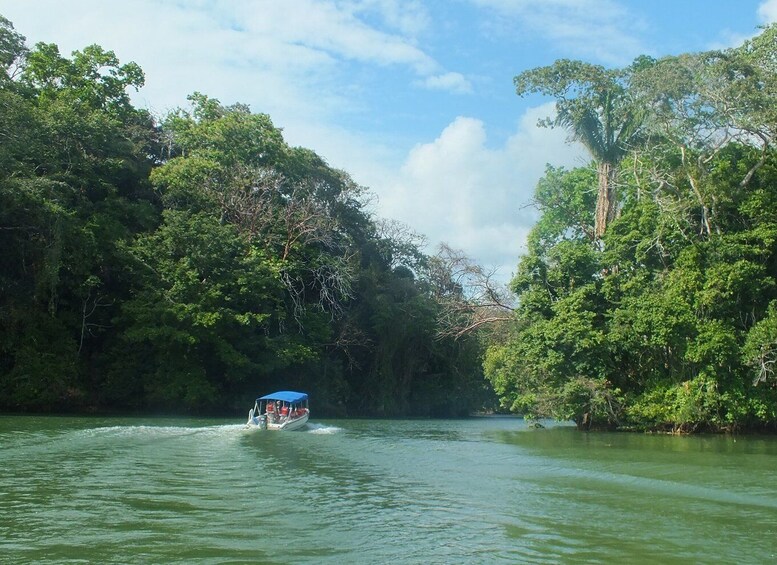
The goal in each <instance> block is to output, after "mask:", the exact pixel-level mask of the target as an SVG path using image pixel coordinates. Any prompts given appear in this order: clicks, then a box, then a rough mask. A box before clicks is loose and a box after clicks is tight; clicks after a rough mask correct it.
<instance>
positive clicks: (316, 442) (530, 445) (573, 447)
mask: <svg viewBox="0 0 777 565" xmlns="http://www.w3.org/2000/svg"><path fill="white" fill-rule="evenodd" d="M241 419H242V417H241V418H236V421H229V422H228V421H223V420H158V419H157V420H141V419H118V418H117V419H95V418H53V417H52V418H38V417H10V416H6V417H0V562H2V563H121V564H128V563H278V564H280V563H338V564H339V563H452V564H458V563H683V564H686V563H774V562H777V438H772V437H736V438H733V437H667V436H646V435H639V434H594V433H590V434H583V433H579V432H577V431H575V430H574V429H572V428H569V427H551V428H547V429H539V430H530V429H527V428H526V426H525V424H524V423H523V422H522V421H521V420H517V419H509V418H479V419H471V420H452V421H385V420H380V421H339V420H338V421H333V420H316V419H315V418H314V419H313V420H312V421H311V426H310V427H309V428H308V430H306V431H301V432H260V431H250V432H249V431H245V430H243V429H242V426H241V425H240V424H239V423H237V421H239V420H241Z"/></svg>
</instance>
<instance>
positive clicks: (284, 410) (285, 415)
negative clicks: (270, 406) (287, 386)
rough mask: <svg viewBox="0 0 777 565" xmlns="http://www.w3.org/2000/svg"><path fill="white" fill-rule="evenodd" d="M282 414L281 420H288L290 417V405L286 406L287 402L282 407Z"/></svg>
mask: <svg viewBox="0 0 777 565" xmlns="http://www.w3.org/2000/svg"><path fill="white" fill-rule="evenodd" d="M280 414H281V418H283V419H286V418H288V417H289V405H288V404H286V403H285V402H284V403H283V405H282V406H281V412H280Z"/></svg>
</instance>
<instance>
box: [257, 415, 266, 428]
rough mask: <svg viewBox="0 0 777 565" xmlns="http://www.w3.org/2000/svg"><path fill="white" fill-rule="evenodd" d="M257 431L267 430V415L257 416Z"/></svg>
mask: <svg viewBox="0 0 777 565" xmlns="http://www.w3.org/2000/svg"><path fill="white" fill-rule="evenodd" d="M259 429H260V430H266V429H267V414H262V415H261V416H259Z"/></svg>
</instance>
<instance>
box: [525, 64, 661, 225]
mask: <svg viewBox="0 0 777 565" xmlns="http://www.w3.org/2000/svg"><path fill="white" fill-rule="evenodd" d="M646 62H648V60H647V59H640V60H638V61H637V62H635V65H634V66H633V67H629V68H628V69H626V70H608V69H605V68H604V67H601V66H599V65H592V64H590V63H584V62H582V61H570V60H567V59H561V60H558V61H556V62H555V63H553V64H552V65H550V66H546V67H538V68H535V69H530V70H528V71H524V72H523V73H521V74H519V75H518V76H516V77H515V79H514V82H515V90H516V93H517V94H518V96H526V95H527V94H529V93H540V94H544V95H546V96H552V97H554V98H555V99H556V116H555V118H552V119H551V118H547V119H545V120H543V121H541V122H540V125H543V126H551V127H552V126H560V127H563V128H565V129H567V131H569V134H570V138H571V139H573V140H575V141H579V142H580V143H582V144H583V145H584V146H585V148H586V149H588V151H589V152H590V153H591V156H592V157H593V159H594V160H595V161H596V166H597V171H598V176H599V187H598V196H597V199H596V215H595V223H594V234H595V236H596V237H597V238H600V237H601V236H602V235H603V234H604V232H605V230H606V229H607V226H608V225H609V224H610V222H612V220H613V219H615V217H616V216H617V213H618V201H617V190H616V187H617V181H618V165H619V164H620V161H621V159H622V158H623V156H624V155H625V154H626V152H627V151H628V150H629V147H631V146H632V145H633V144H634V143H635V142H636V140H637V139H639V136H640V133H641V125H642V120H643V113H642V112H641V111H640V110H639V108H638V107H637V106H635V105H634V104H633V103H632V100H631V98H630V96H629V91H628V88H627V84H628V79H629V77H630V76H631V73H632V70H633V68H635V67H637V66H641V65H644V64H645V63H646Z"/></svg>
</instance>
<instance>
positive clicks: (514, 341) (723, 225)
mask: <svg viewBox="0 0 777 565" xmlns="http://www.w3.org/2000/svg"><path fill="white" fill-rule="evenodd" d="M775 33H777V31H775V27H774V26H772V27H769V28H766V29H765V30H764V32H763V33H762V34H761V35H759V36H757V37H756V38H754V39H753V40H751V41H749V42H746V43H745V44H744V45H743V46H742V47H740V48H737V49H732V50H728V51H725V52H708V53H699V54H687V55H681V56H678V57H668V58H665V59H661V60H658V61H653V60H643V61H638V62H637V64H635V65H633V66H632V67H630V68H629V69H624V70H622V71H612V72H610V71H604V70H603V69H601V68H598V67H594V66H590V65H585V64H578V63H573V62H568V61H561V62H558V63H557V64H556V65H554V66H552V67H547V68H542V69H535V70H534V71H529V72H527V73H524V74H522V75H520V77H518V78H520V79H521V82H518V79H517V82H516V84H517V85H518V86H519V91H526V90H527V89H531V88H533V89H534V90H537V91H540V92H544V93H546V94H550V95H552V96H554V97H556V98H557V105H559V107H560V108H561V110H562V111H567V112H571V113H574V112H577V111H578V110H580V112H582V111H583V110H581V108H583V109H584V108H586V107H588V108H594V107H597V104H599V103H600V102H601V99H599V98H596V97H597V96H598V95H600V94H602V93H605V92H606V91H607V89H606V88H603V89H597V88H596V84H597V83H598V82H601V81H604V83H603V84H605V85H609V87H608V88H610V87H611V88H616V87H617V88H616V92H617V94H618V96H621V97H622V99H623V100H624V101H627V100H630V102H628V103H629V104H633V103H637V104H641V105H642V106H643V107H644V108H646V109H648V110H649V111H648V112H647V113H646V114H645V115H644V116H643V117H644V121H643V123H642V126H641V132H642V134H643V137H642V142H643V143H641V144H639V145H632V146H630V147H627V148H624V149H627V150H628V152H629V156H628V159H625V160H623V161H622V162H621V166H622V170H621V171H620V175H619V176H618V178H619V179H620V181H621V182H620V187H619V188H620V195H621V197H620V200H619V203H618V206H619V209H620V215H619V217H618V218H617V219H615V220H614V221H613V222H612V223H611V224H610V226H609V228H608V231H607V233H606V234H605V235H604V237H603V238H602V240H601V244H600V245H591V244H590V243H588V242H590V238H588V237H586V236H587V231H586V229H584V228H581V226H585V225H586V223H585V218H590V217H591V213H592V211H593V205H592V203H591V202H590V199H588V198H589V197H588V196H587V195H590V194H591V193H592V192H593V190H594V189H595V181H594V180H593V178H592V177H591V175H590V172H589V171H585V170H579V171H564V170H558V169H553V168H552V167H550V168H548V170H547V171H546V176H545V178H543V179H542V180H541V181H540V183H539V184H538V187H537V199H536V200H537V202H538V204H539V207H540V210H541V212H542V217H541V219H540V221H539V222H538V223H537V225H536V226H535V228H534V230H533V232H532V234H531V235H530V237H529V253H528V254H527V255H526V256H525V257H524V258H522V260H521V262H520V264H519V267H518V273H517V275H516V277H515V279H514V280H513V289H514V291H515V292H516V293H517V294H518V298H519V303H520V306H519V308H518V311H517V314H518V316H517V318H516V323H515V327H514V328H513V331H512V333H511V335H510V337H509V339H507V340H506V341H505V342H504V343H501V344H499V345H492V346H491V347H490V348H489V350H488V352H487V354H486V358H485V363H484V368H485V372H486V376H487V377H488V378H489V380H490V381H491V382H492V384H493V385H494V388H495V390H496V391H497V394H498V395H499V397H500V400H501V402H502V403H503V405H504V406H505V407H507V408H510V409H512V410H515V411H522V412H524V413H526V414H528V415H531V416H535V417H536V416H553V417H557V418H563V419H572V420H575V421H576V422H577V424H578V425H579V426H580V427H591V426H594V427H611V426H621V427H625V428H638V429H657V430H666V431H672V432H691V431H702V430H713V431H719V430H735V429H743V428H745V429H747V428H773V427H774V426H775V424H777V420H776V419H775V413H777V410H776V409H775V404H774V402H775V399H777V386H775V385H776V384H777V383H775V380H774V364H775V362H776V361H777V354H776V353H775V351H777V330H776V329H775V328H777V324H776V323H775V320H777V315H776V314H775V312H776V311H777V310H776V309H775V304H777V255H776V254H777V246H776V245H775V243H777V238H776V237H775V231H776V230H777V217H775V215H774V213H773V210H774V209H775V204H777V203H775V202H774V195H775V191H774V186H776V185H777V169H775V164H776V163H777V161H775V153H774V151H773V150H772V144H773V135H774V124H775V121H774V113H773V109H774V107H775V105H776V104H777V98H776V97H775V96H776V95H777V90H775V88H774V87H775V70H777V69H775V66H774V60H775V43H774V36H775ZM551 71H553V72H551ZM608 77H609V78H608ZM626 79H628V80H626ZM611 81H615V83H613V82H611ZM735 100H736V101H737V102H736V103H734V102H733V101H735ZM575 115H577V114H575ZM581 115H582V114H581ZM627 163H628V165H627ZM627 166H628V174H626V173H627V171H626V167H627ZM586 175H587V176H586ZM575 197H576V198H575ZM588 225H590V224H588Z"/></svg>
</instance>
